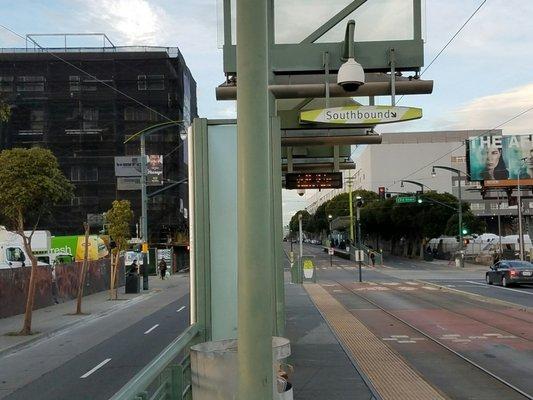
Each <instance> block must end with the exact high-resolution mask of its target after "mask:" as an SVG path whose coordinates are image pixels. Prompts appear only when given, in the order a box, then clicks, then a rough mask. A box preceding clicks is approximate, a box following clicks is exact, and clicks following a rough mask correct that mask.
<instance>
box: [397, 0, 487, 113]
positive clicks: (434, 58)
mask: <svg viewBox="0 0 533 400" xmlns="http://www.w3.org/2000/svg"><path fill="white" fill-rule="evenodd" d="M486 2H487V0H483V2H482V3H481V4H480V5H479V6H478V8H476V9H475V10H474V12H473V13H472V14H471V15H470V17H468V18H467V20H466V21H465V22H464V23H463V25H461V27H460V28H459V29H458V30H457V32H455V33H454V34H453V35H452V37H451V38H450V40H448V42H447V43H446V44H445V45H444V47H443V48H442V49H440V51H439V52H438V53H437V55H436V56H435V57H433V59H432V60H431V61H430V62H429V64H428V65H427V67H425V68H424V69H423V70H422V72H421V73H420V76H422V75H424V73H425V72H426V71H427V70H428V69H429V68H430V67H431V66H432V65H433V63H434V62H435V61H437V59H438V58H439V57H440V56H441V54H442V53H444V50H446V48H447V47H448V46H449V45H450V44H451V43H452V42H453V41H454V39H455V38H456V37H457V36H458V35H459V33H461V31H462V30H463V29H464V28H465V27H466V26H467V25H468V23H469V22H470V20H471V19H472V18H474V16H475V15H476V14H477V13H478V11H479V10H481V7H483V6H484V5H485V3H486ZM404 97H405V95H402V96H401V97H400V98H399V99H398V101H397V102H396V104H398V103H399V102H400V101H402V99H403V98H404Z"/></svg>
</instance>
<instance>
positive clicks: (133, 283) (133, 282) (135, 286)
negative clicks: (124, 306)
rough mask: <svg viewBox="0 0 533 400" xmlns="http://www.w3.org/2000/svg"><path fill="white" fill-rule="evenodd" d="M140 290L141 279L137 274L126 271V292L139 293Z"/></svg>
mask: <svg viewBox="0 0 533 400" xmlns="http://www.w3.org/2000/svg"><path fill="white" fill-rule="evenodd" d="M140 291H141V280H140V279H139V274H136V273H132V272H130V273H128V274H127V275H126V293H140Z"/></svg>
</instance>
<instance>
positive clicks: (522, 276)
mask: <svg viewBox="0 0 533 400" xmlns="http://www.w3.org/2000/svg"><path fill="white" fill-rule="evenodd" d="M485 281H486V282H487V284H489V285H492V284H493V283H494V284H498V285H502V286H504V287H508V286H510V285H519V284H522V283H533V264H532V263H530V262H528V261H520V260H501V261H498V262H497V263H496V264H494V265H493V266H492V267H490V271H487V273H486V274H485Z"/></svg>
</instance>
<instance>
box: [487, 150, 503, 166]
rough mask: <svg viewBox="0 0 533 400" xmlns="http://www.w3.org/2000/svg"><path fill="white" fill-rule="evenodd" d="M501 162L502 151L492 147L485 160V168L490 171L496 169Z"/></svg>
mask: <svg viewBox="0 0 533 400" xmlns="http://www.w3.org/2000/svg"><path fill="white" fill-rule="evenodd" d="M499 161H500V150H499V149H498V148H497V147H496V146H491V147H489V148H488V149H487V156H486V159H485V167H486V168H487V169H488V170H492V169H494V168H496V166H497V165H498V162H499Z"/></svg>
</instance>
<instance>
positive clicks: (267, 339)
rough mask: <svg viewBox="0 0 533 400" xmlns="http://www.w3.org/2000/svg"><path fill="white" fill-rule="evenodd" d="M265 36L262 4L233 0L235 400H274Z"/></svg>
mask: <svg viewBox="0 0 533 400" xmlns="http://www.w3.org/2000/svg"><path fill="white" fill-rule="evenodd" d="M267 31H268V29H267V1H266V0H237V79H238V84H237V148H238V176H239V179H238V183H237V206H238V210H239V214H238V217H237V219H238V236H237V237H238V243H239V244H238V308H239V312H238V325H239V326H238V339H239V347H238V359H239V386H238V396H237V398H238V399H239V400H249V399H257V400H271V399H272V397H273V383H272V378H273V376H272V375H273V373H272V320H273V316H272V312H269V311H268V310H272V303H271V296H272V274H271V270H272V265H273V262H272V261H273V257H272V254H271V252H265V251H264V249H265V248H266V249H271V248H272V226H271V225H272V215H271V214H272V205H271V201H272V197H271V192H272V173H271V146H270V144H271V142H270V129H269V108H268V106H269V95H268V74H269V68H268V36H267Z"/></svg>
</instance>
